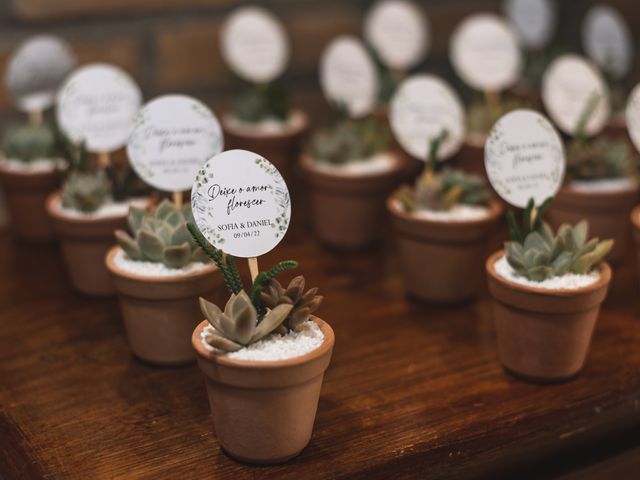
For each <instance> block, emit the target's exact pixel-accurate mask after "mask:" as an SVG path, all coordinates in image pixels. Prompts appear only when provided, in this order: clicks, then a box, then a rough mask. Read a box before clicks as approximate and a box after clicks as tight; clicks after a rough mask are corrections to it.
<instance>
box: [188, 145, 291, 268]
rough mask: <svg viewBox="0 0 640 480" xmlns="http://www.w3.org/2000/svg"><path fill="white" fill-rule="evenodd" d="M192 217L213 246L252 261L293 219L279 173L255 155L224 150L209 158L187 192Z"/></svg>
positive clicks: (275, 239)
mask: <svg viewBox="0 0 640 480" xmlns="http://www.w3.org/2000/svg"><path fill="white" fill-rule="evenodd" d="M191 207H192V210H193V217H194V219H195V221H196V224H197V225H198V228H199V229H200V231H201V232H202V234H203V235H204V236H205V237H206V238H207V240H209V242H211V244H212V245H214V246H215V247H216V248H219V249H220V250H222V251H224V252H225V253H228V254H231V255H233V256H236V257H243V258H250V257H257V256H259V255H263V254H265V253H267V252H269V251H270V250H272V249H273V248H274V247H275V246H276V245H277V244H278V243H280V241H281V240H282V238H283V237H284V234H285V233H286V232H287V228H289V219H290V218H291V200H290V198H289V190H288V189H287V184H286V183H285V182H284V179H283V178H282V175H280V172H278V170H277V169H276V167H274V166H273V165H272V164H271V163H270V162H269V161H267V160H266V159H264V158H263V157H261V156H260V155H258V154H257V153H253V152H249V151H247V150H227V151H226V152H222V153H220V154H218V155H216V156H215V157H213V158H211V159H209V160H208V161H207V162H206V163H205V164H204V165H203V166H202V168H201V169H200V171H199V172H198V176H197V177H196V180H195V183H194V184H193V189H192V191H191Z"/></svg>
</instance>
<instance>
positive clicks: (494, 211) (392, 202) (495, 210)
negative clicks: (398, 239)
mask: <svg viewBox="0 0 640 480" xmlns="http://www.w3.org/2000/svg"><path fill="white" fill-rule="evenodd" d="M398 204H399V201H398V200H397V199H396V198H395V192H394V193H392V194H391V195H389V197H388V198H387V210H388V211H389V213H391V215H393V216H395V217H398V218H400V219H402V220H404V221H406V222H410V223H414V224H421V225H425V224H428V225H433V226H443V225H446V226H447V227H452V228H455V227H457V226H460V227H468V226H477V225H484V224H489V223H493V222H495V221H496V220H497V219H498V217H499V216H500V215H501V214H502V211H503V208H502V205H501V204H500V202H499V201H498V200H497V199H496V198H494V197H491V198H490V199H489V205H487V207H488V208H489V215H487V216H486V217H482V218H478V219H475V220H465V221H462V222H450V221H446V220H432V219H428V218H417V217H415V216H414V215H411V214H410V213H407V212H405V211H404V210H402V209H401V208H400V207H399V205H398Z"/></svg>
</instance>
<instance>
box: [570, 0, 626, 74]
mask: <svg viewBox="0 0 640 480" xmlns="http://www.w3.org/2000/svg"><path fill="white" fill-rule="evenodd" d="M582 45H583V46H584V49H585V51H586V52H587V55H589V57H590V58H591V60H593V61H594V62H595V63H597V64H598V65H599V66H600V68H602V69H603V70H604V71H606V72H608V73H609V74H611V75H613V76H614V77H615V78H618V79H620V78H622V77H624V76H625V75H627V73H629V69H630V68H631V62H632V60H633V37H632V36H631V32H630V31H629V27H628V26H627V23H626V22H625V20H624V18H623V17H622V15H620V14H619V13H618V11H617V10H615V9H614V8H613V7H611V6H609V5H597V6H595V7H593V8H591V10H589V13H587V16H586V18H585V20H584V23H583V24H582Z"/></svg>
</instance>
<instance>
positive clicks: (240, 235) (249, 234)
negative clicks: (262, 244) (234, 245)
mask: <svg viewBox="0 0 640 480" xmlns="http://www.w3.org/2000/svg"><path fill="white" fill-rule="evenodd" d="M259 236H260V230H251V231H250V232H236V233H234V234H233V238H250V237H259Z"/></svg>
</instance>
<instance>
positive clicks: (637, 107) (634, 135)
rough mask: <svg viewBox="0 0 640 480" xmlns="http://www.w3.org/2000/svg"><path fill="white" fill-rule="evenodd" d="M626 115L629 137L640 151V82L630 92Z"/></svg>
mask: <svg viewBox="0 0 640 480" xmlns="http://www.w3.org/2000/svg"><path fill="white" fill-rule="evenodd" d="M626 117H627V129H628V130H629V137H631V141H632V142H633V144H634V145H635V147H636V150H638V151H640V84H638V85H636V86H635V88H634V89H633V90H632V91H631V93H630V94H629V100H628V101H627V111H626Z"/></svg>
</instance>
